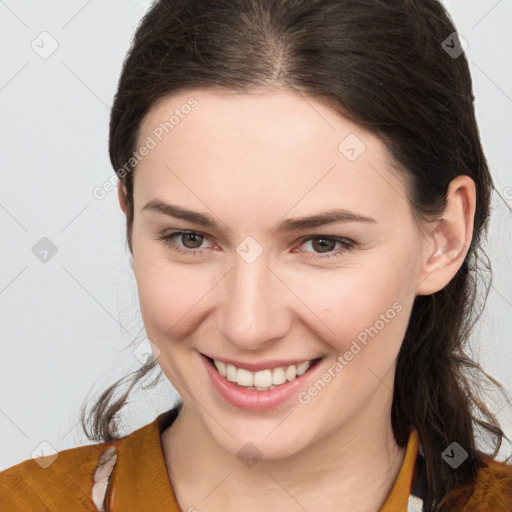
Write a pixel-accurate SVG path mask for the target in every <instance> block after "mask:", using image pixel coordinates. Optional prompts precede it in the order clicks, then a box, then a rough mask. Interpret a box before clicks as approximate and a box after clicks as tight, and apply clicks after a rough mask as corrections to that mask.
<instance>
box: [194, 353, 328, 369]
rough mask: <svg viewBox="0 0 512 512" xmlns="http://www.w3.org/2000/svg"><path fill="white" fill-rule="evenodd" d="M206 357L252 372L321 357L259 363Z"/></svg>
mask: <svg viewBox="0 0 512 512" xmlns="http://www.w3.org/2000/svg"><path fill="white" fill-rule="evenodd" d="M203 355H204V356H206V357H209V358H210V359H215V360H216V361H222V362H223V363H226V364H232V365H233V366H236V367H237V368H245V369H246V370H249V371H251V372H257V371H259V370H267V369H269V370H273V369H274V368H279V367H281V366H284V367H287V366H290V365H292V364H295V365H297V364H300V363H303V362H305V361H313V360H316V359H320V358H319V357H312V358H309V359H308V358H305V359H274V360H272V361H262V362H259V363H249V362H243V361H235V360H234V359H228V358H225V357H214V356H209V355H207V354H203Z"/></svg>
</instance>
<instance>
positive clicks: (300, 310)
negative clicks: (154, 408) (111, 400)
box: [132, 89, 425, 459]
mask: <svg viewBox="0 0 512 512" xmlns="http://www.w3.org/2000/svg"><path fill="white" fill-rule="evenodd" d="M143 147H145V148H146V149H141V148H143ZM137 148H138V149H140V151H139V157H140V162H139V163H138V166H137V169H136V172H135V176H134V224H133V232H132V247H133V269H134V273H135V277H136V281H137V285H138V292H139V300H140V306H141V311H142V317H143V320H144V324H145V328H146V332H147V335H148V337H149V339H150V340H151V341H152V342H153V344H154V345H155V346H156V347H157V348H158V350H156V351H155V354H156V355H158V362H159V364H160V366H161V368H162V370H163V372H164V373H165V375H166V376H167V377H168V379H169V380H170V382H171V383H172V384H173V385H174V387H175V388H176V389H177V391H178V392H179V393H180V395H181V397H182V399H183V401H184V403H185V411H186V412H185V414H188V421H193V422H195V425H196V426H197V425H200V428H202V429H203V431H204V432H206V433H208V434H209V435H210V436H211V438H212V439H214V440H215V441H216V443H217V444H218V445H219V446H221V447H222V448H224V449H226V450H228V451H230V452H232V453H237V452H238V451H239V450H240V449H241V448H242V447H244V446H246V448H244V449H248V448H247V446H250V445H246V443H252V444H253V445H254V446H255V447H256V450H257V453H258V456H260V457H263V458H267V459H276V458H282V457H286V456H288V455H292V454H294V453H297V452H299V451H300V450H303V449H305V448H307V447H308V446H311V445H312V444H313V443H315V442H317V441H320V440H322V439H326V438H328V437H329V436H333V435H336V434H337V433H338V434H339V433H340V432H344V433H346V435H351V436H353V435H364V431H365V426H369V425H374V422H375V421H380V422H382V421H389V415H390V406H391V400H392V392H393V391H392V390H393V379H394V369H395V360H396V357H397V354H398V351H399V348H400V345H401V343H402V340H403V337H404V333H405V330H406V327H407V323H408V320H409V316H410V311H411V308H412V303H413V301H414V297H415V295H416V294H417V288H416V287H417V286H418V284H419V283H420V282H421V280H422V279H424V278H425V275H423V274H422V268H421V264H420V261H421V256H422V251H423V250H424V239H423V238H422V237H421V235H420V232H419V231H418V228H417V226H416V224H415V223H414V220H413V217H412V213H411V210H410V206H409V204H408V202H407V201H406V199H405V198H406V196H407V192H406V188H405V185H404V183H403V182H402V178H401V176H400V174H399V173H398V171H396V170H395V169H394V168H393V166H392V161H391V157H390V155H389V154H388V153H387V151H386V149H385V147H384V145H383V144H382V143H381V142H380V141H379V140H378V139H377V138H376V137H375V136H373V135H371V134H370V133H368V132H367V131H365V130H363V129H362V128H361V127H359V126H357V125H354V124H352V123H350V122H348V121H347V120H346V119H344V118H342V117H340V116H339V115H337V114H336V113H335V112H334V111H332V110H331V109H329V108H328V107H327V106H325V105H324V104H322V103H319V102H317V101H315V100H313V99H311V98H307V97H301V96H299V95H296V94H294V93H292V92H284V91H279V92H278V91H276V92H265V93H261V94H233V93H221V92H213V91H209V90H204V89H195V90H190V91H186V92H182V93H180V94H179V95H177V96H175V97H173V98H172V99H166V100H165V101H163V102H161V103H160V104H158V105H157V106H155V107H154V108H153V109H152V110H151V111H150V112H149V114H148V115H147V116H146V118H145V120H144V122H143V124H142V125H141V130H140V132H139V136H138V141H137ZM156 201H158V203H159V204H161V205H162V204H164V203H166V204H168V205H173V207H170V206H169V207H168V209H167V211H168V213H172V212H174V213H176V212H177V211H178V209H179V211H180V212H185V211H187V212H193V213H189V214H188V215H186V216H180V215H177V216H172V215H168V214H166V213H164V211H163V210H164V209H163V208H161V209H157V208H156V207H150V206H148V204H151V203H153V204H156ZM342 210H343V211H342ZM333 211H336V212H337V213H336V214H331V215H328V214H327V212H333ZM322 214H323V215H325V219H324V220H323V221H303V222H299V219H304V218H309V217H315V218H316V217H317V216H319V215H322ZM185 217H187V218H185ZM205 219H209V221H208V223H206V222H200V220H205ZM329 219H330V220H332V221H333V222H329ZM176 230H180V231H187V232H189V234H188V235H187V234H185V235H184V234H181V235H176V236H174V237H173V238H171V237H170V235H172V234H173V231H176ZM164 236H168V237H169V238H168V240H167V241H165V240H162V239H160V238H162V237H164ZM205 356H207V357H209V358H213V359H216V360H219V361H223V362H224V363H225V364H226V363H234V365H233V366H234V367H235V369H233V368H231V369H229V367H228V370H227V371H228V374H227V378H225V377H223V376H222V375H221V374H220V373H219V372H218V371H217V370H216V369H215V368H214V366H213V365H212V364H211V363H210V362H209V361H208V359H206V357H205ZM318 358H321V359H320V361H319V362H317V363H316V364H315V365H312V366H311V367H310V368H309V369H308V370H307V371H306V372H305V373H303V374H302V375H301V376H300V379H299V380H296V379H294V378H293V376H294V370H295V373H297V371H298V370H303V367H304V365H302V368H301V367H300V366H299V364H298V363H301V362H303V361H311V360H317V359H318ZM237 363H238V364H237ZM292 363H297V365H296V366H295V368H292V369H289V368H288V367H289V366H293V365H292ZM219 366H220V367H221V369H222V364H220V365H219ZM237 366H238V367H239V368H241V369H242V371H239V370H237V369H236V367H237ZM278 367H281V368H283V371H281V370H276V368H278ZM244 369H245V371H244ZM250 369H253V370H254V371H253V372H249V370H250ZM256 370H258V371H259V372H261V373H259V374H257V373H256ZM265 370H267V371H265ZM299 373H300V371H299ZM283 375H284V379H286V383H284V384H272V385H275V387H274V388H273V389H271V390H270V391H259V390H251V389H248V386H250V384H251V383H252V384H253V385H254V384H256V385H259V386H260V387H265V386H269V384H268V383H269V380H268V379H269V378H274V379H275V380H276V382H278V383H279V382H281V381H282V380H283ZM269 376H270V377H269ZM229 379H231V380H236V381H237V383H236V384H235V383H233V382H230V380H229ZM245 379H246V380H245ZM254 379H256V382H255V380H254ZM288 379H291V380H288ZM239 380H240V385H239V384H238V381H239ZM251 449H254V447H253V448H251Z"/></svg>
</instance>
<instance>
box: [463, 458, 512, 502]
mask: <svg viewBox="0 0 512 512" xmlns="http://www.w3.org/2000/svg"><path fill="white" fill-rule="evenodd" d="M464 510H468V511H470V510H485V511H487V512H494V511H496V512H502V511H505V510H512V465H510V464H505V463H504V462H498V461H496V460H493V459H491V458H490V457H484V466H483V467H482V468H481V469H480V471H479V472H478V475H477V478H476V481H475V485H474V491H473V493H472V495H471V498H470V499H469V501H468V503H467V506H466V508H465V509H464Z"/></svg>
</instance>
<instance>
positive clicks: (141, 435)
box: [105, 408, 423, 512]
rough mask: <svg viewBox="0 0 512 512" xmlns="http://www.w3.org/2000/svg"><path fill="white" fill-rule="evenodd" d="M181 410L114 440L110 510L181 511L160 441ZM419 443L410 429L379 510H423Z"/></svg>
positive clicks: (158, 417) (388, 511)
mask: <svg viewBox="0 0 512 512" xmlns="http://www.w3.org/2000/svg"><path fill="white" fill-rule="evenodd" d="M178 412H179V411H178V410H177V409H176V408H174V409H171V410H169V411H166V412H163V413H161V414H160V415H159V416H157V418H156V419H155V420H154V421H153V422H151V423H149V424H148V425H145V426H144V427H142V428H139V429H138V430H136V431H134V432H133V433H132V434H130V435H128V436H125V437H123V438H121V439H119V440H117V441H115V442H114V443H113V444H114V446H116V449H117V462H116V467H115V470H114V471H113V474H112V477H111V479H110V482H109V486H108V490H107V495H106V499H105V504H106V505H105V506H106V511H107V512H108V511H109V510H110V506H109V504H112V505H113V506H114V505H115V506H114V507H113V508H115V510H123V511H126V512H128V511H132V510H133V511H140V510H151V511H152V512H180V509H179V507H178V504H177V501H176V497H175V495H174V492H173V489H172V485H171V482H170V480H169V476H168V471H167V466H166V463H165V457H164V452H163V447H162V443H161V434H162V432H163V431H164V430H165V429H166V428H167V427H168V426H169V425H171V423H172V422H173V421H174V419H175V418H176V417H177V414H178ZM418 447H419V439H418V433H417V431H416V430H414V429H411V430H410V433H409V439H408V442H407V448H406V453H405V457H404V461H403V463H402V466H401V468H400V470H399V472H398V476H397V478H396V480H395V483H394V484H393V487H392V488H391V491H390V492H389V494H388V497H387V498H386V501H385V502H384V504H383V505H382V507H381V509H380V510H379V512H417V511H418V512H420V511H421V507H422V503H423V502H422V500H421V498H419V497H417V496H414V495H413V493H412V489H413V483H414V475H415V466H416V465H417V464H416V463H417V455H418Z"/></svg>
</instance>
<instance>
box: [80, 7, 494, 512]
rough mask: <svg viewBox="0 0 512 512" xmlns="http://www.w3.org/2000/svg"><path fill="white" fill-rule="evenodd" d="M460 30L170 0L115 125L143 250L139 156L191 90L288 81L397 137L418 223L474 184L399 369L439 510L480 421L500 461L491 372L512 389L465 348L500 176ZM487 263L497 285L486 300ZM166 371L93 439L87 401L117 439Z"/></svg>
mask: <svg viewBox="0 0 512 512" xmlns="http://www.w3.org/2000/svg"><path fill="white" fill-rule="evenodd" d="M454 32H456V29H455V28H454V24H453V22H452V20H451V18H450V17H449V15H448V14H447V12H446V10H445V9H444V7H443V6H442V5H441V3H440V2H439V1H438V0H387V1H384V0H229V1H226V0H159V1H156V2H155V3H154V4H153V5H152V6H151V8H150V9H149V11H148V12H147V14H146V15H145V16H144V18H143V19H142V21H141V23H140V24H139V27H138V28H137V31H136V33H135V36H134V40H133V44H132V46H131V48H130V50H129V53H128V55H127V58H126V60H125V62H124V66H123V69H122V73H121V76H120V79H119V84H118V90H117V94H116V96H115V101H114V104H113V107H112V112H111V120H110V146H109V152H110V159H111V162H112V166H113V168H114V170H115V171H116V173H117V175H118V177H119V179H120V180H122V182H123V183H124V185H125V187H126V192H127V199H128V210H127V241H128V246H129V248H130V251H132V245H131V229H132V223H133V213H134V212H133V172H134V171H135V167H136V164H134V163H133V159H132V160H130V158H131V157H132V156H133V153H134V151H135V149H136V142H137V136H138V130H139V127H140V125H141V122H142V120H143V119H144V117H145V115H146V114H147V113H148V111H149V109H150V108H151V107H153V106H154V105H155V104H156V103H157V102H158V101H161V100H163V99H165V98H168V97H170V96H171V95H173V94H176V93H177V92H180V91H182V90H186V89H191V88H197V87H201V88H204V87H209V88H214V89H224V90H232V91H238V92H252V91H257V90H263V89H266V88H269V87H281V88H285V89H287V90H290V91H293V92H296V93H299V94H304V95H307V96H309V97H311V98H315V99H316V100H319V101H323V102H325V103H326V104H328V105H329V106H330V107H331V108H332V109H333V110H335V111H336V112H338V113H339V114H341V115H342V116H344V117H345V118H347V119H349V120H350V121H353V122H355V123H357V124H359V125H362V126H363V127H365V128H366V129H368V130H370V131H371V132H372V133H374V134H375V135H376V136H377V137H379V138H380V140H382V141H383V142H384V143H385V145H386V146H387V148H388V150H389V151H390V152H391V154H392V155H393V157H394V158H395V160H396V162H397V167H398V168H399V169H400V170H401V172H402V173H404V176H405V177H406V178H407V180H408V183H410V197H409V200H410V202H411V204H412V206H413V210H414V213H415V215H416V216H417V217H418V218H419V219H433V218H435V217H436V216H437V215H439V214H440V213H441V212H442V211H443V209H444V206H445V201H446V192H447V189H448V185H449V183H450V181H451V180H452V179H453V178H455V177H456V176H458V175H461V174H465V175H467V176H469V177H471V178H472V179H473V181H474V182H475V184H476V193H477V198H476V212H475V220H474V234H473V239H472V241H471V245H470V247H469V252H468V254H467V257H466V259H465V261H464V262H463V264H462V266H461V267H460V269H459V271H458V272H457V274H456V275H455V277H454V278H453V279H452V280H451V281H450V283H449V284H448V285H447V286H446V287H445V288H444V289H442V290H440V291H439V292H437V293H434V294H432V295H428V296H418V297H416V299H415V302H414V306H413V310H412V313H411V318H410V322H409V325H408V328H407V332H406V334H405V338H404V340H403V344H402V347H401V350H400V352H399V355H398V360H397V367H396V376H395V390H394V397H393V404H392V410H391V415H392V425H393V431H394V435H395V438H396V441H397V443H398V444H399V445H400V446H405V445H406V443H407V439H408V432H409V428H410V427H414V428H416V429H417V430H418V433H419V437H420V441H421V443H422V446H423V450H424V453H425V460H426V473H427V478H428V493H427V496H426V499H425V500H424V507H425V511H426V512H430V511H434V510H436V511H445V510H446V511H447V510H450V499H449V494H450V493H451V492H452V494H454V493H456V492H457V490H460V489H461V488H462V487H463V486H465V485H471V484H472V483H473V482H474V479H475V477H476V475H477V473H478V470H479V468H480V467H482V465H483V460H484V457H483V453H481V452H480V451H478V450H477V448H476V443H475V429H476V428H479V429H480V430H481V431H482V433H486V434H488V435H490V437H491V438H492V439H493V440H494V444H495V446H496V447H495V449H494V453H493V454H492V457H493V458H495V457H496V456H497V453H498V451H499V448H500V446H501V442H502V438H503V437H504V434H503V432H502V430H501V429H500V426H499V424H498V422H497V420H496V418H495V417H494V416H493V414H492V413H491V412H490V411H489V410H488V408H487V406H486V405H485V402H484V400H483V398H482V394H481V393H482V388H481V387H480V386H481V384H480V383H479V382H478V376H479V375H481V374H483V375H484V376H485V377H486V378H488V379H489V380H490V381H491V382H492V383H494V384H495V385H496V386H498V387H499V388H500V389H503V388H502V387H501V385H500V384H499V383H497V382H496V381H495V380H494V379H492V377H490V376H489V375H488V374H487V373H485V372H484V371H483V370H482V369H481V367H480V366H479V365H478V364H477V363H475V362H474V361H473V360H472V359H471V358H470V357H469V356H468V355H467V354H466V346H467V343H468V341H469V337H470V333H471V331H472V329H473V326H474V324H475V322H476V321H477V319H478V318H479V316H480V314H481V310H482V309H483V306H484V305H485V301H486V298H487V294H488V292H489V288H490V279H491V277H492V274H491V273H490V262H489V261H488V258H486V257H485V258H483V259H482V255H483V256H485V253H484V252H483V250H482V248H481V241H482V238H483V236H484V235H485V233H486V230H487V221H488V215H489V202H490V198H491V194H492V189H493V183H492V179H491V176H490V173H489V169H488V165H487V162H486V159H485V156H484V153H483V149H482V146H481V142H480V138H479V132H478V127H477V123H476V119H475V112H474V105H473V100H474V97H473V91H472V81H471V76H470V72H469V67H468V62H467V60H466V57H465V54H464V53H461V54H460V55H455V54H454V53H453V52H452V53H450V52H449V51H446V50H447V48H446V45H443V41H446V40H447V38H449V37H450V36H452V37H453V33H454ZM452 41H453V39H452ZM455 42H456V43H457V44H458V39H457V38H456V39H455ZM449 46H451V47H453V46H454V44H453V43H452V44H450V45H449ZM455 48H457V46H455ZM127 162H130V163H129V164H128V167H127ZM127 169H128V172H127ZM482 262H483V265H481V264H480V263H482ZM485 272H487V273H488V274H489V275H488V277H489V283H488V285H487V286H486V287H485V293H484V294H483V296H482V297H479V296H478V294H477V284H478V283H479V282H480V281H481V280H482V279H481V277H482V275H483V274H485ZM483 277H485V275H484V276H483ZM484 282H485V280H484ZM478 304H480V307H477V305H478ZM156 367H157V362H156V360H155V359H154V358H153V359H151V360H149V359H148V361H147V363H146V364H145V365H143V366H142V367H141V368H140V369H139V370H137V371H136V372H134V374H133V376H134V378H133V379H132V383H131V385H130V387H129V389H128V390H127V391H126V392H125V393H124V394H123V395H122V396H121V397H120V398H119V399H118V400H115V401H114V399H113V396H114V392H115V391H116V389H117V388H118V387H119V385H120V382H121V381H118V382H117V383H115V384H113V385H112V386H111V387H110V388H109V389H107V390H106V391H105V392H104V393H103V394H102V395H101V396H100V398H99V400H98V401H97V402H96V403H95V404H94V407H93V409H92V412H91V414H90V417H89V419H92V424H93V425H92V433H91V434H89V433H88V431H87V428H86V426H85V421H84V410H82V426H83V428H84V431H85V432H86V435H87V436H88V438H89V439H91V440H101V441H106V440H112V439H115V438H116V437H115V436H116V430H117V427H116V422H115V418H116V415H117V414H118V412H119V411H120V410H121V408H122V407H123V406H124V405H125V403H126V399H127V396H128V395H129V393H130V392H131V390H132V388H133V385H134V384H135V383H136V382H137V381H139V380H140V379H142V378H143V377H144V376H146V375H147V374H149V373H150V372H151V370H153V369H154V368H156ZM161 375H162V374H161V373H160V374H159V376H158V378H159V377H160V376H161ZM158 378H157V380H158ZM180 405H182V403H181V404H180ZM453 441H456V442H457V443H459V444H460V445H461V446H462V447H463V448H464V449H465V450H466V451H467V453H468V458H467V459H466V460H465V461H464V462H463V463H462V465H460V466H459V468H458V469H457V470H453V469H452V468H451V467H450V466H449V465H448V464H447V463H446V462H445V461H444V460H443V459H442V457H441V453H442V452H443V450H445V448H446V447H447V446H448V445H450V443H452V442H453ZM443 498H444V500H443Z"/></svg>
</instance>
